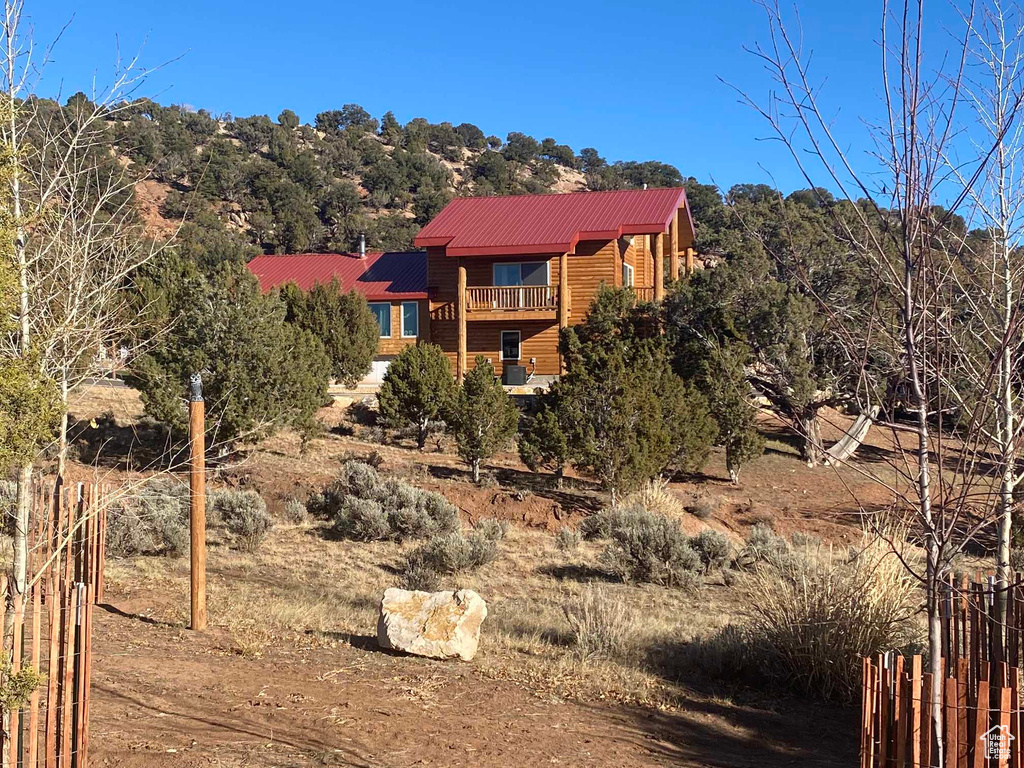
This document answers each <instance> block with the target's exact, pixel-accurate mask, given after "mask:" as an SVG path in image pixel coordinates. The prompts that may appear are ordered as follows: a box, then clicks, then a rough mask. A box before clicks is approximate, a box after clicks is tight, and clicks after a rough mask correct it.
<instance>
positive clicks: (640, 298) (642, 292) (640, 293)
mask: <svg viewBox="0 0 1024 768" xmlns="http://www.w3.org/2000/svg"><path fill="white" fill-rule="evenodd" d="M633 293H635V294H636V300H637V302H638V303H641V304H642V303H644V302H651V301H654V286H653V285H652V286H650V287H647V288H641V287H638V286H633Z"/></svg>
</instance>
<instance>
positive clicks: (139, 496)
mask: <svg viewBox="0 0 1024 768" xmlns="http://www.w3.org/2000/svg"><path fill="white" fill-rule="evenodd" d="M188 546H189V491H188V486H187V485H186V484H185V483H182V482H179V481H177V480H174V479H171V478H158V479H156V480H153V481H151V482H149V483H147V484H146V485H144V486H142V487H141V488H140V489H139V490H138V492H137V493H136V494H135V495H133V496H130V497H128V498H126V499H125V500H124V501H122V503H121V504H117V505H113V506H112V507H111V508H110V509H109V511H108V512H107V551H108V552H109V553H110V554H111V555H113V556H114V557H132V556H135V555H169V556H171V557H179V556H181V555H183V554H184V553H185V551H186V550H187V549H188Z"/></svg>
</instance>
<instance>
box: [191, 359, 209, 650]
mask: <svg viewBox="0 0 1024 768" xmlns="http://www.w3.org/2000/svg"><path fill="white" fill-rule="evenodd" d="M190 389H191V391H190V395H189V401H188V430H189V502H190V515H189V529H190V540H191V550H192V568H191V573H192V580H191V581H192V584H191V593H192V622H191V624H190V627H191V629H193V630H195V631H197V632H201V631H203V630H204V629H206V413H205V410H206V408H205V404H204V403H203V380H202V378H200V376H199V374H198V373H194V374H192V380H191V388H190Z"/></svg>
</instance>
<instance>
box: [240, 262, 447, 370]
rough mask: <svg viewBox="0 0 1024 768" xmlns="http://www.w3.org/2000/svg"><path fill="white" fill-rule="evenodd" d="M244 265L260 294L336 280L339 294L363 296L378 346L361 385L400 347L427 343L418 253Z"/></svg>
mask: <svg viewBox="0 0 1024 768" xmlns="http://www.w3.org/2000/svg"><path fill="white" fill-rule="evenodd" d="M248 266H249V271H250V272H252V273H253V274H254V275H256V277H257V278H258V279H259V282H260V290H261V291H263V292H264V293H268V292H270V291H271V290H273V289H274V288H277V287H279V286H283V285H286V284H287V283H295V284H296V285H297V286H298V287H299V288H301V289H302V290H304V291H308V290H309V289H310V288H312V287H313V286H314V285H317V284H320V285H329V284H330V283H331V281H332V280H336V281H337V282H338V284H339V285H340V287H341V289H342V290H343V291H345V292H348V291H351V290H356V291H358V292H359V293H361V294H363V296H365V297H366V301H367V303H368V304H369V305H370V310H371V311H372V312H373V313H374V314H375V315H376V316H377V323H378V324H379V325H380V347H379V348H378V350H377V355H376V357H374V359H373V363H372V364H371V368H370V373H369V375H367V377H366V378H365V379H364V383H365V384H379V383H380V382H381V379H382V377H383V376H384V372H385V371H386V370H387V367H388V364H389V363H390V362H391V360H393V359H394V357H395V355H397V354H398V353H399V352H401V351H402V348H403V347H406V346H408V345H410V344H415V343H416V342H417V340H419V339H426V340H429V339H430V315H429V308H428V304H427V257H426V254H425V253H423V252H422V251H409V252H405V253H380V252H365V251H363V252H361V253H301V254H294V255H286V256H257V257H256V258H255V259H253V260H252V261H250V262H249V265H248Z"/></svg>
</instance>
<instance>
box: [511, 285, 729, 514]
mask: <svg viewBox="0 0 1024 768" xmlns="http://www.w3.org/2000/svg"><path fill="white" fill-rule="evenodd" d="M561 345H562V354H563V357H564V359H565V361H566V373H565V375H564V376H562V377H561V378H560V379H559V381H558V382H557V383H555V384H554V385H552V387H551V388H550V390H549V391H548V392H547V393H546V394H545V395H544V396H543V397H542V400H541V405H540V409H539V411H538V415H537V417H535V418H534V419H533V420H531V421H529V422H528V423H527V427H526V429H525V430H524V434H523V437H522V439H521V441H520V453H521V455H522V457H523V459H524V462H526V463H527V465H528V466H531V465H532V466H534V467H536V466H547V467H549V468H552V469H554V470H555V471H556V473H558V472H559V470H560V468H561V466H563V465H564V463H565V462H566V461H567V460H571V461H572V463H573V465H574V466H575V467H576V468H577V469H578V470H580V471H583V472H586V473H587V474H590V475H592V476H593V477H595V478H597V479H598V482H600V483H601V485H602V487H604V488H606V489H607V490H610V491H611V492H612V494H613V495H614V494H617V493H619V492H622V491H629V490H631V489H633V488H635V487H637V486H638V485H640V484H641V483H643V482H644V481H646V480H649V479H651V478H654V477H656V476H658V475H659V474H661V473H662V472H664V471H666V470H680V471H694V470H696V469H699V468H700V467H701V466H702V465H703V463H704V462H705V460H706V459H707V455H708V451H709V448H710V445H711V444H712V442H713V440H714V438H715V435H716V433H717V429H716V425H715V423H714V420H713V419H712V418H711V415H710V412H709V408H708V404H707V401H706V400H705V398H704V396H703V395H702V394H701V393H700V392H699V391H698V390H697V389H696V388H695V387H692V386H688V385H686V384H684V382H683V381H682V380H681V379H680V378H679V377H678V376H677V375H676V374H675V373H674V372H673V371H672V369H671V366H670V365H669V358H668V354H667V349H666V345H665V339H664V335H663V334H662V332H661V325H660V323H659V318H658V316H657V309H656V307H654V306H653V305H644V306H636V305H635V297H634V296H633V294H632V292H631V291H628V290H615V289H610V288H602V289H601V290H600V291H599V292H598V295H597V297H596V298H595V300H594V302H593V304H592V305H591V307H590V310H589V311H588V313H587V317H586V319H585V320H584V322H583V323H581V324H579V325H577V326H574V327H571V328H569V329H567V330H566V331H565V332H564V333H563V337H562V341H561ZM563 441H564V451H563Z"/></svg>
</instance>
